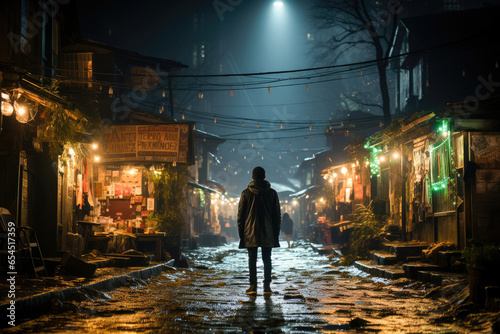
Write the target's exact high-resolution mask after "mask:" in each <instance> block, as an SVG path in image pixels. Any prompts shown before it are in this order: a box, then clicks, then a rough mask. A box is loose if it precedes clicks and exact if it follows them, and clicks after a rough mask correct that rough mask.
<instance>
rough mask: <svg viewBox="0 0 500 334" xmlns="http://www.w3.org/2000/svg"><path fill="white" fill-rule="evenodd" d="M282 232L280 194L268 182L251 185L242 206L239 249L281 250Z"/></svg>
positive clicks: (243, 193) (244, 193) (251, 183)
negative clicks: (280, 238) (280, 237)
mask: <svg viewBox="0 0 500 334" xmlns="http://www.w3.org/2000/svg"><path fill="white" fill-rule="evenodd" d="M280 228H281V209H280V201H279V199H278V194H277V193H276V191H275V190H274V189H272V188H271V185H270V184H269V182H267V181H266V180H255V181H252V182H250V184H249V185H248V187H247V189H245V190H243V192H242V193H241V198H240V202H239V204H238V232H239V235H240V245H239V248H248V247H279V246H280V244H279V240H278V238H279V234H280Z"/></svg>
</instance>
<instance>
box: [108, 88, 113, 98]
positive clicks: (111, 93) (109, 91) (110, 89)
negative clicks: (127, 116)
mask: <svg viewBox="0 0 500 334" xmlns="http://www.w3.org/2000/svg"><path fill="white" fill-rule="evenodd" d="M108 94H109V96H113V87H111V86H110V87H109V90H108Z"/></svg>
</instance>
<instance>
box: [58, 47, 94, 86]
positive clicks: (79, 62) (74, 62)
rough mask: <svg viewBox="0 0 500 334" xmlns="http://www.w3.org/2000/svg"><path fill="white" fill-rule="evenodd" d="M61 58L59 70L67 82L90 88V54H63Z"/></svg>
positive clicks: (91, 58) (91, 55) (91, 70)
mask: <svg viewBox="0 0 500 334" xmlns="http://www.w3.org/2000/svg"><path fill="white" fill-rule="evenodd" d="M61 58H62V62H61V68H62V70H63V73H64V76H65V77H66V80H67V81H69V82H70V83H76V84H78V83H82V84H87V85H88V86H89V87H91V86H92V78H93V73H92V72H93V69H92V61H93V53H92V52H81V53H65V54H62V55H61Z"/></svg>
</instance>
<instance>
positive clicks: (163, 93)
mask: <svg viewBox="0 0 500 334" xmlns="http://www.w3.org/2000/svg"><path fill="white" fill-rule="evenodd" d="M161 97H165V89H164V90H163V91H162V92H161Z"/></svg>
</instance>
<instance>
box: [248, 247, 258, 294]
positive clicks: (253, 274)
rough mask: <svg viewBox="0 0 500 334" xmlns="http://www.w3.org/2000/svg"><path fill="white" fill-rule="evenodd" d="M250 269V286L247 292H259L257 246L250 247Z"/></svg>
mask: <svg viewBox="0 0 500 334" xmlns="http://www.w3.org/2000/svg"><path fill="white" fill-rule="evenodd" d="M248 271H249V277H250V288H249V289H248V290H247V291H246V293H247V294H256V293H257V247H249V248H248Z"/></svg>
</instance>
